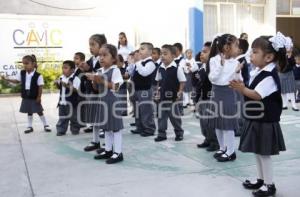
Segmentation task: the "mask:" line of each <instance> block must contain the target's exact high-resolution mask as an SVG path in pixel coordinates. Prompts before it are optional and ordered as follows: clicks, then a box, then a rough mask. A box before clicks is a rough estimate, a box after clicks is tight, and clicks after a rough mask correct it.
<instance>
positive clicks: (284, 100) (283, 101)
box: [281, 94, 288, 107]
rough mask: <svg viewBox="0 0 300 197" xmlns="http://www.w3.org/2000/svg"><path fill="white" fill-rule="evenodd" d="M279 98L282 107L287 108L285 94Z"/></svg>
mask: <svg viewBox="0 0 300 197" xmlns="http://www.w3.org/2000/svg"><path fill="white" fill-rule="evenodd" d="M281 98H282V107H287V103H288V98H287V94H281Z"/></svg>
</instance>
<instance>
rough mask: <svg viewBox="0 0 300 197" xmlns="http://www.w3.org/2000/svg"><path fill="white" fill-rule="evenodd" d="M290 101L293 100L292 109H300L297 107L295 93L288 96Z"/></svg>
mask: <svg viewBox="0 0 300 197" xmlns="http://www.w3.org/2000/svg"><path fill="white" fill-rule="evenodd" d="M287 97H288V99H290V100H291V103H292V107H293V108H295V109H298V107H297V105H296V99H295V94H294V93H288V94H287Z"/></svg>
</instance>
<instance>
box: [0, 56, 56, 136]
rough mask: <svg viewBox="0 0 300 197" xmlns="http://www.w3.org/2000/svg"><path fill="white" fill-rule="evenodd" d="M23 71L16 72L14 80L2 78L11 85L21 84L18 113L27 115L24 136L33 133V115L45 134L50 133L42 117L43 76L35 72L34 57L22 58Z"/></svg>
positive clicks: (35, 63)
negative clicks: (38, 118) (39, 120)
mask: <svg viewBox="0 0 300 197" xmlns="http://www.w3.org/2000/svg"><path fill="white" fill-rule="evenodd" d="M22 64H23V66H24V69H23V70H21V71H20V72H18V74H17V76H16V78H15V79H8V78H3V79H4V80H6V81H8V82H12V83H21V97H22V102H21V107H20V112H21V113H26V114H27V119H28V122H27V129H26V130H25V131H24V133H25V134H28V133H31V132H33V126H32V122H33V114H34V113H37V114H38V115H39V117H40V119H41V121H42V123H43V125H44V131H45V132H51V129H50V127H49V125H48V123H47V121H46V118H45V116H44V113H43V111H44V109H43V107H42V104H41V102H42V101H41V99H42V91H43V85H44V79H43V76H42V75H41V74H40V73H39V72H37V70H36V68H37V60H36V57H35V56H34V55H26V56H24V57H23V58H22Z"/></svg>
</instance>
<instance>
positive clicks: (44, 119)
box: [40, 115, 48, 126]
mask: <svg viewBox="0 0 300 197" xmlns="http://www.w3.org/2000/svg"><path fill="white" fill-rule="evenodd" d="M40 119H41V121H42V123H43V125H44V126H46V125H48V124H47V121H46V118H45V116H44V115H42V116H40Z"/></svg>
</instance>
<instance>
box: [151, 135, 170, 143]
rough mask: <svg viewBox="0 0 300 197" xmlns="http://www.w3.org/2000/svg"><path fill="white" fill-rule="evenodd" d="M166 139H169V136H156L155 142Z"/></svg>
mask: <svg viewBox="0 0 300 197" xmlns="http://www.w3.org/2000/svg"><path fill="white" fill-rule="evenodd" d="M165 140H167V137H161V136H157V137H156V138H154V141H155V142H161V141H165Z"/></svg>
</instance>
